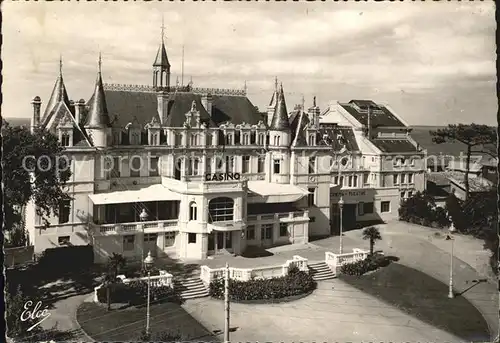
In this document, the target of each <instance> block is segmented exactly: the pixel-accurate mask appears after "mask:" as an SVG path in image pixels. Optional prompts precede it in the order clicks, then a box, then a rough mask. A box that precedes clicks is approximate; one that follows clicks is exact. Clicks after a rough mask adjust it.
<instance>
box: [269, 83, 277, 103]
mask: <svg viewBox="0 0 500 343" xmlns="http://www.w3.org/2000/svg"><path fill="white" fill-rule="evenodd" d="M277 101H278V77H277V76H275V77H274V93H273V96H272V97H271V101H270V102H269V107H276V104H277Z"/></svg>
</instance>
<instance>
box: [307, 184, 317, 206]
mask: <svg viewBox="0 0 500 343" xmlns="http://www.w3.org/2000/svg"><path fill="white" fill-rule="evenodd" d="M307 190H308V191H309V194H308V195H307V204H308V205H309V207H310V206H314V203H315V199H314V198H315V193H316V188H308V189H307Z"/></svg>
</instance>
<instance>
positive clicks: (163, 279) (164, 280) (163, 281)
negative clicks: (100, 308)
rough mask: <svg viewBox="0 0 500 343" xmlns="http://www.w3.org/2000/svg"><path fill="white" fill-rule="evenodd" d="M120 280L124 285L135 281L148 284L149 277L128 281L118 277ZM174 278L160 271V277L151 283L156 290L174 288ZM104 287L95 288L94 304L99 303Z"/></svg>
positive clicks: (156, 277)
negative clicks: (99, 292) (99, 293)
mask: <svg viewBox="0 0 500 343" xmlns="http://www.w3.org/2000/svg"><path fill="white" fill-rule="evenodd" d="M117 278H118V279H120V280H122V282H123V283H124V284H129V283H131V282H134V281H145V282H148V277H147V276H144V277H140V278H130V279H127V278H126V277H125V275H118V276H117ZM172 280H173V276H172V274H170V273H168V272H167V271H165V270H160V275H155V276H151V277H149V282H150V285H151V287H153V288H156V287H165V286H166V287H173V281H172ZM102 287H103V285H99V286H97V287H95V288H94V302H99V299H98V297H97V292H98V290H99V289H100V288H102Z"/></svg>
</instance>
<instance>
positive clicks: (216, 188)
mask: <svg viewBox="0 0 500 343" xmlns="http://www.w3.org/2000/svg"><path fill="white" fill-rule="evenodd" d="M246 182H247V181H246V180H241V179H240V180H223V181H206V180H205V178H204V177H202V176H199V175H197V176H185V177H184V180H183V181H180V180H176V179H172V178H168V177H163V178H162V184H163V185H164V186H165V187H167V188H169V189H171V190H174V191H175V192H179V193H183V192H186V191H187V192H200V193H211V192H214V193H229V192H243V190H244V189H245V187H246Z"/></svg>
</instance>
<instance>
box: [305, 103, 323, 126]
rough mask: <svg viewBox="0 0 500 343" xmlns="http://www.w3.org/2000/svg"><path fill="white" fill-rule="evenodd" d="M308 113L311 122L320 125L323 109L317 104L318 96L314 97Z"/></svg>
mask: <svg viewBox="0 0 500 343" xmlns="http://www.w3.org/2000/svg"><path fill="white" fill-rule="evenodd" d="M307 114H308V117H309V119H310V120H311V122H312V123H313V125H314V127H319V117H320V114H321V111H320V109H319V107H318V105H317V104H316V97H313V105H312V107H310V108H309V109H308V110H307Z"/></svg>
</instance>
